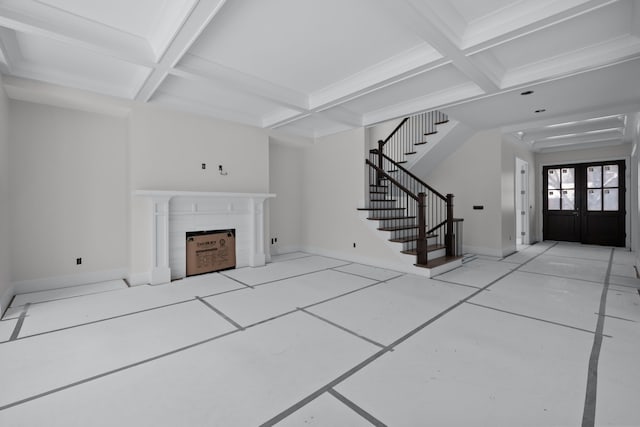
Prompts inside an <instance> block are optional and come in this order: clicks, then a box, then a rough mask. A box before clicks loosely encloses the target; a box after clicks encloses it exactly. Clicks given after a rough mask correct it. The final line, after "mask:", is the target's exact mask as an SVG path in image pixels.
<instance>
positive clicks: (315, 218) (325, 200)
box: [301, 128, 409, 267]
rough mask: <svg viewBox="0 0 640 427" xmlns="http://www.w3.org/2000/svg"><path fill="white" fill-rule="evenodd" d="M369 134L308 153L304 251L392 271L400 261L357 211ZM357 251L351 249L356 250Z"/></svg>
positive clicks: (332, 140) (328, 142)
mask: <svg viewBox="0 0 640 427" xmlns="http://www.w3.org/2000/svg"><path fill="white" fill-rule="evenodd" d="M365 139H366V138H365V130H364V129H362V128H361V129H354V130H350V131H345V132H341V133H338V134H335V135H331V136H327V137H323V138H319V139H318V140H317V141H316V143H314V144H313V145H312V146H311V147H308V148H305V149H304V175H303V176H304V180H305V186H304V195H303V206H304V209H303V211H302V212H301V214H302V216H303V220H302V229H303V246H304V249H306V250H308V251H310V252H315V253H320V254H327V255H329V256H335V257H340V258H342V259H346V260H351V261H357V262H363V263H367V264H374V265H379V266H387V267H394V266H396V265H397V264H398V262H399V259H400V258H401V257H407V259H409V258H408V256H407V255H402V254H400V253H399V252H398V251H393V250H392V249H391V248H389V247H387V246H386V245H385V243H384V240H383V239H382V238H381V237H384V236H379V235H377V234H376V233H377V232H375V231H373V230H372V229H371V228H369V227H368V224H367V223H366V221H363V220H362V219H361V217H360V214H359V213H358V211H357V208H358V207H362V206H363V204H364V197H365V192H364V188H365V173H364V166H365V165H364V159H365V153H366V152H367V151H368V149H367V147H366V141H365ZM354 243H355V244H356V247H355V248H354V247H353V244H354Z"/></svg>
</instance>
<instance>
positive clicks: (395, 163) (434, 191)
mask: <svg viewBox="0 0 640 427" xmlns="http://www.w3.org/2000/svg"><path fill="white" fill-rule="evenodd" d="M371 152H375V153H376V154H378V155H379V156H382V157H384V158H385V159H387V160H389V161H390V162H391V163H392V164H393V165H394V166H396V167H397V168H398V169H401V170H402V171H403V172H404V173H406V174H407V175H409V176H410V177H411V178H413V179H415V180H416V181H418V183H419V184H420V185H422V186H424V187H425V188H426V189H428V190H429V191H431V192H432V193H433V194H435V195H436V196H438V197H440V198H441V199H442V200H445V201H446V200H447V198H446V197H445V196H443V195H442V194H441V193H440V192H438V191H437V190H434V189H433V188H432V187H431V186H430V185H429V184H427V183H425V182H424V181H423V180H421V179H420V178H418V177H417V176H415V175H414V174H412V173H411V172H409V170H407V169H406V168H404V167H403V166H402V165H399V164H398V163H397V162H395V161H394V160H393V159H392V158H391V157H389V156H387V155H386V154H384V153H381V152H380V150H377V149H375V148H374V149H373V150H371Z"/></svg>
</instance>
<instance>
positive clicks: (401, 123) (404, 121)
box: [382, 117, 409, 147]
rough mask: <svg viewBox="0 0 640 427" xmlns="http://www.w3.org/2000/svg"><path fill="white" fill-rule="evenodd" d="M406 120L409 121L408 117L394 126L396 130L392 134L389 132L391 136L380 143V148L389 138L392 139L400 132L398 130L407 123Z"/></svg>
mask: <svg viewBox="0 0 640 427" xmlns="http://www.w3.org/2000/svg"><path fill="white" fill-rule="evenodd" d="M407 120H409V117H405V118H404V119H402V121H401V122H400V124H399V125H398V126H396V128H395V129H394V130H393V132H391V135H389V136H388V137H387V138H386V139H385V140H384V141H382V146H383V147H384V145H385V144H386V143H387V142H389V140H390V139H391V138H393V135H395V134H396V133H397V132H398V131H399V130H400V128H401V127H402V126H403V125H404V124H405V123H406V122H407Z"/></svg>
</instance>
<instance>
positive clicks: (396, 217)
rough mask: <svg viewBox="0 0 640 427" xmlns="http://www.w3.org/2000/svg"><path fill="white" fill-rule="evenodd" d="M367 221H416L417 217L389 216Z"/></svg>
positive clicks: (371, 218)
mask: <svg viewBox="0 0 640 427" xmlns="http://www.w3.org/2000/svg"><path fill="white" fill-rule="evenodd" d="M367 219H370V220H371V221H392V220H398V219H415V216H395V217H394V216H389V217H387V218H373V217H369V218H367Z"/></svg>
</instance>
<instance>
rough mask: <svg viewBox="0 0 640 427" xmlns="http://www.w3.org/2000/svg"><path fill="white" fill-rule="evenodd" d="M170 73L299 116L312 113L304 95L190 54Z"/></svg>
mask: <svg viewBox="0 0 640 427" xmlns="http://www.w3.org/2000/svg"><path fill="white" fill-rule="evenodd" d="M170 73H171V74H173V75H176V76H180V77H184V78H187V79H191V80H199V81H201V82H205V83H208V84H210V85H212V86H222V87H224V88H227V89H229V88H232V89H234V90H236V91H238V92H242V93H245V94H248V95H252V96H258V97H260V98H262V99H264V100H267V101H271V102H273V103H275V104H278V105H280V106H282V107H285V108H289V109H292V110H295V111H298V112H306V111H307V110H308V109H309V100H308V97H307V96H306V95H305V94H303V93H300V92H297V91H295V90H292V89H289V88H285V87H282V86H279V85H276V84H274V83H271V82H268V81H266V80H263V79H260V78H258V77H254V76H251V75H249V74H245V73H242V72H240V71H237V70H233V69H231V68H228V67H225V66H223V65H220V64H217V63H214V62H211V61H207V60H205V59H203V58H200V57H197V56H195V55H190V54H186V55H185V56H184V57H183V61H182V62H181V64H180V65H179V66H177V67H175V68H173V69H172V70H171V71H170Z"/></svg>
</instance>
